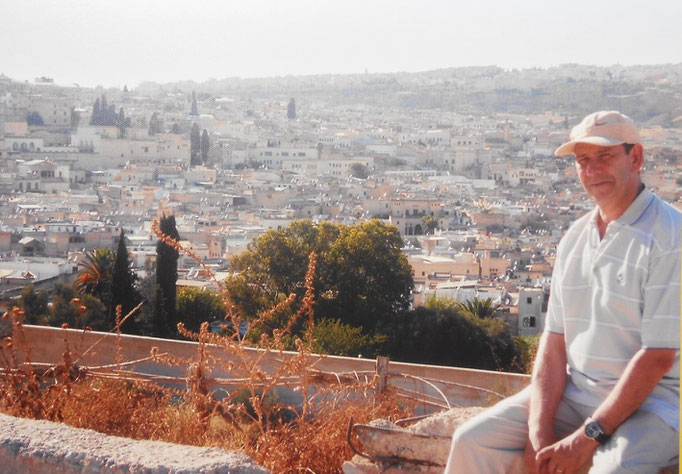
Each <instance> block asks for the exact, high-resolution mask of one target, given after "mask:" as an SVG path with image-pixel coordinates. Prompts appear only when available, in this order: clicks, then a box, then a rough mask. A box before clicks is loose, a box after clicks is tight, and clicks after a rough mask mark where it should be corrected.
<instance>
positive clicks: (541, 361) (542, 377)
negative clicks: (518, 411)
mask: <svg viewBox="0 0 682 474" xmlns="http://www.w3.org/2000/svg"><path fill="white" fill-rule="evenodd" d="M565 386H566V343H565V340H564V335H563V334H557V333H553V332H545V333H543V334H542V336H541V338H540V344H539V345H538V353H537V357H536V359H535V365H534V367H533V377H532V380H531V389H530V390H531V392H530V407H529V413H528V445H527V446H526V453H525V458H526V466H527V467H528V469H529V470H530V471H531V472H533V471H535V466H534V463H535V456H536V454H537V453H538V451H540V450H541V449H542V448H544V447H546V446H549V445H551V444H552V443H554V442H555V441H556V440H557V437H556V434H555V433H554V415H555V412H556V409H557V406H559V402H560V401H561V396H562V395H563V393H564V388H565Z"/></svg>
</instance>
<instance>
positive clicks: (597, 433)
mask: <svg viewBox="0 0 682 474" xmlns="http://www.w3.org/2000/svg"><path fill="white" fill-rule="evenodd" d="M585 436H587V437H588V438H590V439H593V440H595V441H596V442H597V443H599V444H604V442H605V441H606V440H608V439H609V435H607V434H606V433H605V432H604V428H602V426H601V425H600V424H599V422H598V421H596V420H593V419H592V417H590V418H588V419H587V423H586V424H585Z"/></svg>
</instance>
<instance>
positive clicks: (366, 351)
mask: <svg viewBox="0 0 682 474" xmlns="http://www.w3.org/2000/svg"><path fill="white" fill-rule="evenodd" d="M386 340H387V336H386V335H384V334H377V335H369V334H364V333H363V331H362V328H359V327H354V326H351V325H349V324H344V323H342V322H341V321H339V320H338V319H327V318H324V319H322V320H321V321H318V322H317V323H316V324H315V327H314V328H313V351H314V352H315V353H317V354H333V355H340V356H350V357H357V356H360V355H362V356H365V357H375V356H376V355H378V352H379V348H380V347H381V346H382V345H383V344H384V343H385V342H386Z"/></svg>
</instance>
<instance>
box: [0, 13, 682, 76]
mask: <svg viewBox="0 0 682 474" xmlns="http://www.w3.org/2000/svg"><path fill="white" fill-rule="evenodd" d="M192 8H193V9H192ZM491 12H492V13H491ZM0 16H2V17H3V18H5V19H11V21H5V22H4V25H3V28H2V30H0V44H3V45H4V46H3V56H4V61H3V62H2V65H1V66H0V73H3V74H5V75H7V76H9V77H11V78H13V79H16V80H20V81H24V80H27V81H32V80H33V79H34V78H35V77H40V76H48V77H51V78H53V79H54V81H55V82H56V83H57V84H61V85H70V84H73V83H78V84H79V85H81V86H87V87H92V86H96V85H102V86H105V87H110V86H117V87H123V85H127V86H128V87H135V86H136V85H137V84H139V83H140V82H143V81H155V82H160V83H164V82H175V81H181V80H194V81H197V82H203V81H206V80H209V79H211V78H215V79H222V78H227V77H241V78H252V77H276V76H287V75H310V74H348V73H363V72H365V71H367V72H370V73H391V72H401V71H405V72H417V71H427V70H433V69H441V68H448V67H463V66H484V65H497V66H500V67H503V68H505V69H512V68H519V69H525V68H530V67H542V68H547V67H553V66H557V65H560V64H565V63H580V64H589V65H598V66H610V65H614V64H620V65H635V64H659V63H679V62H682V55H680V53H679V51H677V50H676V49H677V48H676V45H678V44H682V31H681V30H680V29H679V28H678V27H677V26H678V25H677V19H678V18H680V16H682V5H680V3H679V2H672V1H665V0H657V1H654V2H649V3H647V4H645V3H644V2H641V1H636V0H630V1H624V2H619V3H618V6H617V11H616V9H615V8H614V7H613V6H612V5H611V4H610V2H605V3H604V4H596V3H594V2H589V3H588V2H587V1H584V0H580V1H577V2H573V3H571V4H570V5H568V4H565V5H547V4H545V3H543V2H540V1H537V0H532V1H528V2H524V4H523V5H519V4H511V3H508V2H507V3H504V2H502V1H498V0H494V1H489V2H478V3H475V2H471V3H467V4H462V5H460V4H456V3H454V2H451V3H449V2H444V1H432V2H426V3H424V4H417V3H416V2H411V1H397V2H388V1H385V0H379V1H376V2H372V3H371V4H367V5H365V4H362V3H361V2H359V1H357V0H350V1H346V2H337V1H330V2H322V3H319V2H318V3H316V2H312V1H310V0H304V1H297V2H287V3H284V2H274V1H272V0H259V1H253V2H231V3H229V4H222V3H217V2H204V3H202V4H199V5H197V6H193V7H190V6H189V5H188V4H186V3H184V2H177V1H167V2H160V1H156V0H152V1H148V2H145V3H144V4H141V5H136V4H134V3H133V2H132V1H129V0H120V1H116V2H113V1H109V0H106V1H101V2H92V3H88V2H84V1H81V0H77V1H69V2H46V1H44V0H36V1H30V2H18V1H14V0H11V1H8V2H4V3H3V4H2V5H0Z"/></svg>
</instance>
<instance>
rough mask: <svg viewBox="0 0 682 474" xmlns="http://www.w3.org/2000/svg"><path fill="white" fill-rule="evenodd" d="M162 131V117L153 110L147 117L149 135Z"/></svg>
mask: <svg viewBox="0 0 682 474" xmlns="http://www.w3.org/2000/svg"><path fill="white" fill-rule="evenodd" d="M162 132H163V119H162V118H161V117H159V114H158V113H156V112H154V113H153V114H152V116H151V118H150V119H149V135H156V134H157V133H162Z"/></svg>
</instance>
